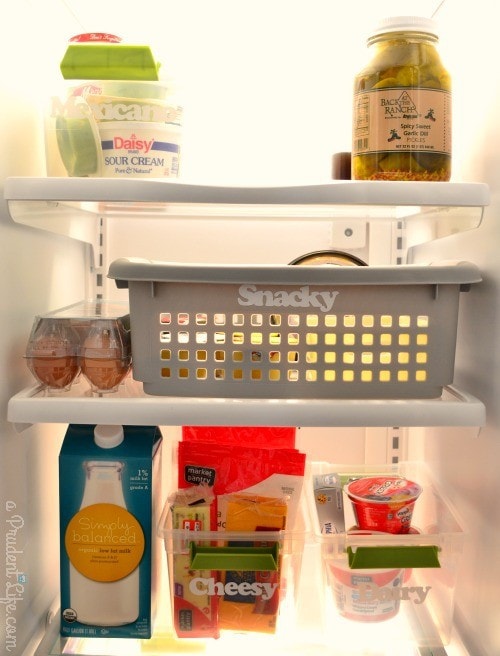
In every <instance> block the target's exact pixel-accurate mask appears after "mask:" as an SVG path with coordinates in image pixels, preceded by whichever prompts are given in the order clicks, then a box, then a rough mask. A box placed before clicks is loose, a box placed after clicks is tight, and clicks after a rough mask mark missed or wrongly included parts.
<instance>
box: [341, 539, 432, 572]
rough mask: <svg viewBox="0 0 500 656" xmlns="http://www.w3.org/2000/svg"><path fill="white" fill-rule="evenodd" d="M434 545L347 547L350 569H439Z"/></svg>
mask: <svg viewBox="0 0 500 656" xmlns="http://www.w3.org/2000/svg"><path fill="white" fill-rule="evenodd" d="M438 553H439V547H437V546H436V545H420V546H412V547H405V546H391V547H356V548H355V549H353V548H352V547H347V557H348V561H349V567H350V568H351V569H378V568H381V569H391V568H394V567H415V568H424V567H441V564H440V562H439V558H438Z"/></svg>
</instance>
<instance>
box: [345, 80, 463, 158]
mask: <svg viewBox="0 0 500 656" xmlns="http://www.w3.org/2000/svg"><path fill="white" fill-rule="evenodd" d="M352 152H353V155H365V154H371V153H378V152H390V153H392V152H399V153H408V152H424V153H436V154H443V155H450V154H451V93H450V92H449V91H444V90H441V89H439V90H438V89H418V88H414V87H409V88H404V87H398V88H387V89H374V90H372V91H362V92H360V93H357V94H355V95H354V132H353V145H352Z"/></svg>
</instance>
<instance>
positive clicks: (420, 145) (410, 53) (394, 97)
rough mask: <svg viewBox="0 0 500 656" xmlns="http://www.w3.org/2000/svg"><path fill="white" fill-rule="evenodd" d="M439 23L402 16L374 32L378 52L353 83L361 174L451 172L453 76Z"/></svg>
mask: <svg viewBox="0 0 500 656" xmlns="http://www.w3.org/2000/svg"><path fill="white" fill-rule="evenodd" d="M436 27H437V26H436V23H435V21H433V20H431V19H428V18H423V17H420V16H398V17H391V18H386V19H384V20H383V21H381V23H380V24H379V25H378V27H377V28H376V29H375V30H374V32H373V33H372V34H371V35H370V36H369V38H368V41H367V44H368V48H369V51H370V53H371V55H372V56H371V59H370V62H369V63H368V64H367V65H366V66H365V67H364V68H363V70H361V71H360V72H359V73H358V75H357V76H356V78H355V82H354V106H353V138H352V178H353V179H354V180H426V181H436V182H446V181H448V180H449V179H450V177H451V79H450V75H449V73H448V71H447V70H446V68H445V67H444V65H443V63H442V61H441V57H440V55H439V52H438V50H437V44H438V34H437V29H436Z"/></svg>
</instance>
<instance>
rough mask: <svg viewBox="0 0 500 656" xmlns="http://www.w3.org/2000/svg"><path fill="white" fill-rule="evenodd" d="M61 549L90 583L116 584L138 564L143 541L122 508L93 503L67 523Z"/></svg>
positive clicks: (130, 516) (141, 534)
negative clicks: (63, 545)
mask: <svg viewBox="0 0 500 656" xmlns="http://www.w3.org/2000/svg"><path fill="white" fill-rule="evenodd" d="M65 547H66V552H67V554H68V557H69V560H70V562H71V563H72V564H73V566H74V567H75V569H76V570H77V571H78V572H80V574H83V576H85V577H87V578H88V579H91V580H92V581H101V582H107V583H109V582H111V581H119V580H120V579H123V578H125V577H126V576H128V575H129V574H130V573H131V572H133V571H134V570H135V569H136V567H137V566H138V565H139V563H140V561H141V558H142V556H143V554H144V549H145V538H144V533H143V531H142V527H141V525H140V524H139V522H138V521H137V519H136V518H135V517H134V516H133V515H132V514H131V513H129V512H128V511H127V510H126V509H125V508H122V507H121V506H117V505H115V504H111V503H96V504H94V505H91V506H87V507H86V508H82V509H81V510H80V511H79V512H77V513H76V515H74V516H73V518H72V519H71V521H70V522H69V523H68V526H67V528H66V533H65Z"/></svg>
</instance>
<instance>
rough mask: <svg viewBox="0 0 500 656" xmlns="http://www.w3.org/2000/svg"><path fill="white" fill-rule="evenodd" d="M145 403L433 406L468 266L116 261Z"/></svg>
mask: <svg viewBox="0 0 500 656" xmlns="http://www.w3.org/2000/svg"><path fill="white" fill-rule="evenodd" d="M109 277H110V278H113V279H115V281H116V284H117V286H118V287H128V288H129V297H130V318H131V336H132V356H133V375H134V378H135V379H136V380H140V381H142V382H143V384H144V391H145V392H146V393H147V394H155V395H168V396H183V397H184V396H191V397H193V396H194V397H196V396H197V397H226V398H280V399H283V398H290V399H294V398H302V399H304V398H316V399H327V398H332V399H333V398H353V399H360V398H364V399H368V398H385V399H387V398H436V397H438V396H440V395H441V393H442V388H443V386H445V385H449V384H450V383H452V382H453V371H454V360H455V347H456V333H457V319H458V306H459V296H460V291H465V290H468V289H469V286H470V284H471V283H475V282H479V281H480V280H481V276H480V273H479V270H478V269H477V267H475V266H474V265H473V264H470V263H467V262H457V263H452V264H439V265H429V266H417V265H405V266H384V267H331V266H325V267H318V266H304V267H293V266H287V265H275V266H259V265H256V266H232V265H221V266H212V265H198V264H194V265H193V264H174V263H166V262H154V261H147V260H136V259H120V260H115V261H114V262H113V263H112V264H111V266H110V269H109Z"/></svg>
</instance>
